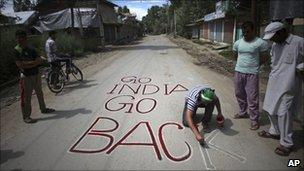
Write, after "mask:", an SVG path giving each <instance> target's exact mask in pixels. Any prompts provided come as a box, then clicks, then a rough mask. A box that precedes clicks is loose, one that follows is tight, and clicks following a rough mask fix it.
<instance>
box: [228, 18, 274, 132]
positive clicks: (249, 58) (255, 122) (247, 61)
mask: <svg viewBox="0 0 304 171" xmlns="http://www.w3.org/2000/svg"><path fill="white" fill-rule="evenodd" d="M242 32H243V35H244V37H243V38H242V39H240V40H238V41H236V42H235V43H234V45H233V51H234V54H235V58H237V63H236V66H235V75H234V85H235V96H236V99H237V102H238V105H239V111H238V113H237V114H235V116H234V118H235V119H241V118H248V114H247V110H248V113H249V116H250V120H251V128H250V129H251V130H257V129H259V75H258V74H259V70H260V66H261V65H262V64H263V63H264V62H265V61H267V60H268V59H269V57H268V56H269V55H267V50H268V44H267V42H266V41H264V40H262V39H261V38H258V37H256V35H255V28H254V24H253V23H252V22H250V21H247V22H244V23H243V25H242Z"/></svg>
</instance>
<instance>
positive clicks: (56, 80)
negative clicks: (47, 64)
mask: <svg viewBox="0 0 304 171" xmlns="http://www.w3.org/2000/svg"><path fill="white" fill-rule="evenodd" d="M64 77H65V76H64V74H63V73H62V72H58V71H51V72H50V73H49V74H48V77H47V80H46V81H47V85H48V87H49V89H50V90H51V92H53V93H60V92H61V91H62V90H63V88H64V84H65V78H64Z"/></svg>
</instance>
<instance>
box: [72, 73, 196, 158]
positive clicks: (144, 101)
mask: <svg viewBox="0 0 304 171" xmlns="http://www.w3.org/2000/svg"><path fill="white" fill-rule="evenodd" d="M120 81H121V82H120V83H118V84H115V85H114V87H113V88H112V89H111V90H110V91H108V92H107V94H110V95H114V96H113V97H111V98H110V99H109V100H107V102H106V103H105V104H104V105H105V106H104V107H105V109H106V110H107V111H108V112H115V113H117V112H120V113H138V114H141V115H146V114H148V113H151V112H152V111H153V110H154V109H155V108H156V106H157V100H156V99H155V98H152V97H148V96H149V95H154V94H157V93H160V94H161V95H164V96H169V95H172V94H173V93H175V92H183V91H187V90H188V89H187V88H186V87H185V86H183V85H181V84H174V85H170V84H163V85H156V84H154V83H152V79H151V78H149V77H136V76H127V77H123V78H121V79H120ZM138 95H143V97H142V98H137V96H138ZM101 123H102V124H101ZM106 124H110V126H106ZM134 125H135V126H133V127H132V128H131V129H130V130H129V131H128V132H126V133H124V136H122V137H121V138H120V139H119V140H117V141H115V138H114V137H115V136H114V135H113V134H114V133H115V132H116V131H118V130H119V123H118V122H117V121H116V120H115V119H113V118H110V117H98V118H97V119H96V120H95V122H94V123H93V124H92V125H91V126H90V127H89V129H88V130H87V131H86V132H85V133H84V134H83V135H82V136H81V137H80V138H79V139H78V140H77V142H76V143H75V144H74V145H73V146H72V147H71V148H70V150H69V151H70V152H73V153H84V154H92V153H105V154H107V155H110V154H111V153H112V152H113V151H115V150H117V149H123V148H125V147H128V146H137V147H145V148H152V149H153V150H154V154H155V156H156V158H157V159H158V160H162V154H161V151H160V149H162V150H163V152H164V155H165V156H166V157H167V158H168V159H169V160H171V161H175V162H181V161H185V160H187V159H188V158H190V156H191V148H190V145H189V144H188V143H187V142H184V143H185V151H186V150H187V151H186V152H187V153H183V154H184V155H182V156H173V155H172V153H171V152H172V151H171V152H170V150H169V149H170V148H168V146H167V144H166V141H165V134H164V129H165V128H166V127H170V129H171V130H172V129H174V127H175V129H177V130H182V129H183V127H182V126H181V125H180V124H178V123H175V122H166V123H163V124H162V125H161V126H160V127H159V129H158V136H155V134H154V133H153V130H152V127H151V124H150V123H149V122H148V121H140V122H138V123H136V124H134ZM172 126H174V127H172ZM101 127H105V128H102V129H101ZM139 127H144V128H145V131H144V135H146V136H148V137H149V142H137V141H132V142H130V141H127V140H128V139H130V138H129V137H132V136H134V134H135V131H138V130H139ZM157 140H159V143H160V147H159V146H158V143H157ZM168 144H171V143H168ZM91 146H93V147H91ZM180 148H182V147H179V149H180Z"/></svg>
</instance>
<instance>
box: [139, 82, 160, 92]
mask: <svg viewBox="0 0 304 171" xmlns="http://www.w3.org/2000/svg"><path fill="white" fill-rule="evenodd" d="M147 87H154V88H156V89H155V90H154V91H153V92H147ZM158 91H159V87H158V86H157V85H154V84H145V85H144V88H143V91H142V95H150V94H155V93H157V92H158Z"/></svg>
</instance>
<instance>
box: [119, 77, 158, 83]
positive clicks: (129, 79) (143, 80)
mask: <svg viewBox="0 0 304 171" xmlns="http://www.w3.org/2000/svg"><path fill="white" fill-rule="evenodd" d="M120 80H121V82H123V83H133V84H137V83H139V84H147V83H149V82H151V81H152V79H151V78H148V77H142V78H137V77H136V76H127V77H123V78H122V79H120Z"/></svg>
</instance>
